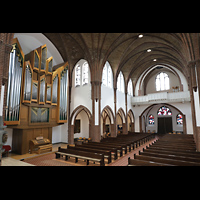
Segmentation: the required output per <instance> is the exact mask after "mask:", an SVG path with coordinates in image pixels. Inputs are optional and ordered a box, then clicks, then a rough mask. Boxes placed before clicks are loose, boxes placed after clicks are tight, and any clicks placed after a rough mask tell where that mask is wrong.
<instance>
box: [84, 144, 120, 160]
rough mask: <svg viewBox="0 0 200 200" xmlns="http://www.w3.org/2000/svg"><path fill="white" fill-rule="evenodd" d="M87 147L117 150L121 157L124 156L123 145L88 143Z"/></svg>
mask: <svg viewBox="0 0 200 200" xmlns="http://www.w3.org/2000/svg"><path fill="white" fill-rule="evenodd" d="M87 145H93V146H100V147H111V148H117V151H118V152H119V153H120V157H121V156H122V155H123V151H122V146H121V145H115V144H105V143H101V142H88V143H87Z"/></svg>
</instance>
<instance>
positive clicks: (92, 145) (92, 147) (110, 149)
mask: <svg viewBox="0 0 200 200" xmlns="http://www.w3.org/2000/svg"><path fill="white" fill-rule="evenodd" d="M81 146H83V147H87V148H91V149H102V150H108V151H111V154H112V155H114V159H115V160H116V159H117V158H118V155H117V148H114V147H104V146H99V145H94V144H89V143H85V144H84V143H83V144H82V145H81Z"/></svg>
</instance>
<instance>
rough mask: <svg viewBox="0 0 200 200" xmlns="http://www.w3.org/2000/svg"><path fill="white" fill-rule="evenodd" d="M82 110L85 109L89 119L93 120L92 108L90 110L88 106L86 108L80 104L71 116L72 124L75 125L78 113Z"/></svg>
mask: <svg viewBox="0 0 200 200" xmlns="http://www.w3.org/2000/svg"><path fill="white" fill-rule="evenodd" d="M82 110H84V111H85V112H86V114H87V116H88V119H89V121H91V119H92V114H91V112H90V110H89V109H88V108H86V107H85V106H83V105H80V106H78V107H76V108H75V109H74V111H73V112H72V114H71V117H70V119H71V125H74V123H75V119H76V117H77V115H78V114H79V113H80V112H81V111H82Z"/></svg>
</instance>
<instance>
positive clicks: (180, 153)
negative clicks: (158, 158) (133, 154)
mask: <svg viewBox="0 0 200 200" xmlns="http://www.w3.org/2000/svg"><path fill="white" fill-rule="evenodd" d="M147 149H148V152H152V153H162V154H170V155H177V156H188V157H193V158H199V159H200V152H187V151H173V150H171V151H170V150H168V149H165V150H162V149H159V148H158V149H155V148H149V147H147ZM147 149H146V150H147Z"/></svg>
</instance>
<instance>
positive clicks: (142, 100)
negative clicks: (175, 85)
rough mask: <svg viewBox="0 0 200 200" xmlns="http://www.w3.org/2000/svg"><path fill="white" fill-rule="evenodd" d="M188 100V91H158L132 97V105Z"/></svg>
mask: <svg viewBox="0 0 200 200" xmlns="http://www.w3.org/2000/svg"><path fill="white" fill-rule="evenodd" d="M170 102H171V103H173V102H180V103H184V102H190V91H186V92H171V93H168V92H159V93H152V94H148V95H144V96H137V97H132V105H134V106H137V105H145V104H155V103H170Z"/></svg>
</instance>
